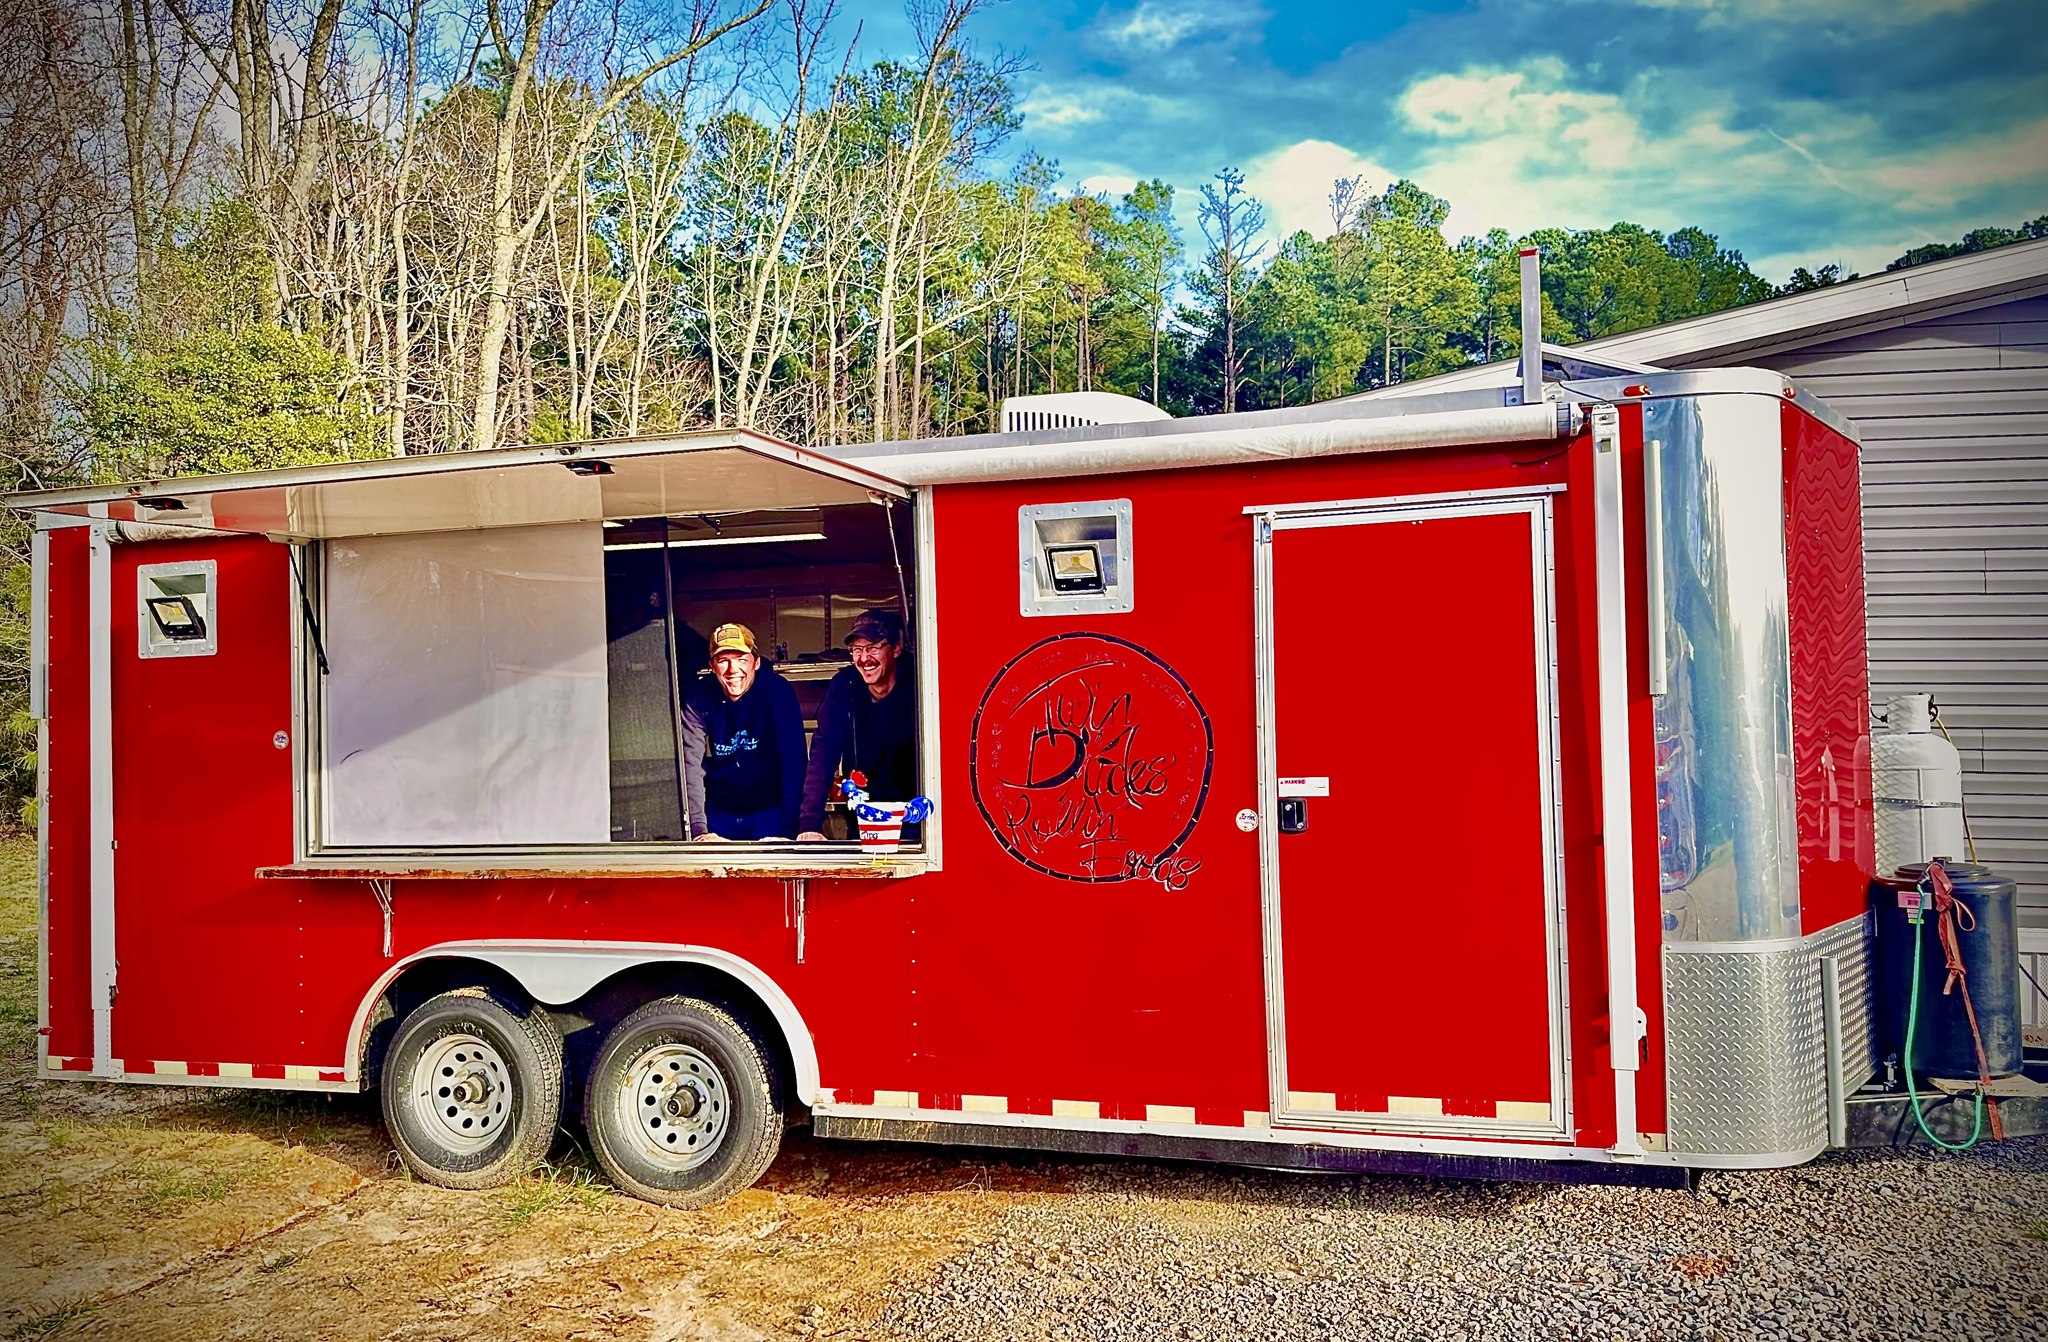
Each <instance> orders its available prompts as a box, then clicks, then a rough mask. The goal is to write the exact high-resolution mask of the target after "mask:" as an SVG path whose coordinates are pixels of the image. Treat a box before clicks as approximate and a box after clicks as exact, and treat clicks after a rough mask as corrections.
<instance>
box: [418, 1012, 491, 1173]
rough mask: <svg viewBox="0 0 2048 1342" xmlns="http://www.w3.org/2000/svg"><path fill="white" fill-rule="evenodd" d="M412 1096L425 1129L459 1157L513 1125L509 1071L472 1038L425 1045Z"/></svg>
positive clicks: (448, 1038) (450, 1038)
mask: <svg viewBox="0 0 2048 1342" xmlns="http://www.w3.org/2000/svg"><path fill="white" fill-rule="evenodd" d="M411 1091H412V1103H413V1109H414V1112H415V1113H416V1114H417V1115H418V1117H419V1119H420V1122H421V1126H423V1127H424V1128H426V1130H427V1131H429V1132H431V1133H433V1134H434V1137H435V1140H437V1141H440V1142H442V1143H444V1144H445V1145H447V1146H448V1147H450V1148H451V1149H453V1150H456V1151H474V1150H476V1149H477V1148H478V1147H481V1146H485V1145H488V1144H489V1143H490V1142H491V1141H492V1140H493V1139H494V1138H496V1137H497V1135H498V1134H499V1133H500V1132H502V1131H503V1130H504V1129H505V1127H506V1126H507V1125H508V1124H509V1123H510V1122H511V1108H512V1075H511V1071H510V1069H509V1068H507V1067H506V1065H505V1059H504V1058H503V1057H502V1056H501V1055H500V1054H499V1053H498V1050H497V1049H495V1048H493V1047H491V1046H490V1045H489V1044H487V1043H485V1042H484V1041H483V1040H482V1039H479V1038H478V1037H477V1036H475V1035H473V1034H451V1035H445V1036H443V1037H442V1038H440V1039H437V1040H435V1041H434V1042H433V1043H431V1044H429V1045H427V1047H426V1048H425V1049H424V1050H423V1051H422V1052H421V1053H420V1057H419V1061H418V1062H416V1063H414V1064H413V1069H412V1087H411Z"/></svg>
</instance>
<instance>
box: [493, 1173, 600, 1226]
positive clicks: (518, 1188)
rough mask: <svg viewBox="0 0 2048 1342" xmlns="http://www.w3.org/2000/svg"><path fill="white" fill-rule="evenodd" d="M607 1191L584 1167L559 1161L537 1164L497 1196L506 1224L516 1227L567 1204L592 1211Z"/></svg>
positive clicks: (598, 1205) (593, 1174)
mask: <svg viewBox="0 0 2048 1342" xmlns="http://www.w3.org/2000/svg"><path fill="white" fill-rule="evenodd" d="M610 1194H611V1186H610V1185H609V1184H606V1183H605V1182H604V1181H603V1180H601V1179H599V1178H598V1177H597V1175H596V1174H595V1173H594V1172H593V1171H591V1170H590V1169H589V1168H588V1167H586V1166H583V1165H574V1164H567V1163H563V1164H547V1165H543V1166H541V1167H540V1169H539V1170H537V1171H535V1172H534V1173H532V1174H529V1175H527V1176H526V1177H525V1178H524V1179H521V1180H519V1181H518V1182H517V1183H514V1184H508V1185H507V1186H506V1188H505V1190H504V1192H502V1193H500V1194H499V1197H500V1199H501V1200H502V1202H503V1203H504V1207H505V1225H506V1227H507V1228H508V1229H517V1228H519V1227H520V1226H523V1225H525V1224H526V1223H527V1222H528V1221H531V1220H533V1219H534V1218H535V1217H537V1216H544V1215H546V1214H547V1213H549V1212H551V1211H554V1210H556V1209H557V1208H560V1207H566V1206H569V1205H571V1204H574V1205H575V1206H576V1207H577V1208H578V1209H579V1210H582V1211H587V1212H589V1211H596V1210H598V1209H599V1208H600V1207H602V1206H604V1203H605V1199H606V1198H607V1197H609V1196H610Z"/></svg>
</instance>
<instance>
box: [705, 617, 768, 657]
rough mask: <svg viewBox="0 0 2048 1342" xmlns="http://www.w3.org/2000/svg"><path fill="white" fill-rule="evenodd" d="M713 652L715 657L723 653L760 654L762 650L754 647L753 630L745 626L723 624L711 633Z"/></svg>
mask: <svg viewBox="0 0 2048 1342" xmlns="http://www.w3.org/2000/svg"><path fill="white" fill-rule="evenodd" d="M711 651H712V653H713V654H714V655H715V654H717V653H721V652H752V653H756V654H758V653H759V652H760V649H759V648H757V647H756V646H755V645H754V631H753V630H751V629H749V628H747V627H746V626H745V625H743V624H721V625H720V626H718V628H716V629H714V630H712V631H711Z"/></svg>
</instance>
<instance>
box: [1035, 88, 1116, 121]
mask: <svg viewBox="0 0 2048 1342" xmlns="http://www.w3.org/2000/svg"><path fill="white" fill-rule="evenodd" d="M1017 112H1018V114H1019V115H1020V116H1022V117H1023V118H1024V124H1025V125H1026V126H1027V127H1028V126H1085V125H1087V124H1088V123H1089V122H1091V121H1100V120H1102V105H1101V103H1100V101H1098V100H1091V99H1088V98H1083V97H1076V96H1074V95H1071V94H1066V93H1059V92H1056V91H1054V90H1052V89H1048V88H1043V87H1041V88H1038V89H1034V90H1033V91H1032V92H1031V94H1030V95H1029V96H1028V97H1026V98H1025V99H1024V101H1022V102H1020V103H1018V104H1017Z"/></svg>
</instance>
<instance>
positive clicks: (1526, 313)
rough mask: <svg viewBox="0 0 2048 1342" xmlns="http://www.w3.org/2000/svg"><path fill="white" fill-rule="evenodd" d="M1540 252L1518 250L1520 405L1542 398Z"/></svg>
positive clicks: (1538, 249)
mask: <svg viewBox="0 0 2048 1342" xmlns="http://www.w3.org/2000/svg"><path fill="white" fill-rule="evenodd" d="M1542 267H1543V249H1542V248H1541V247H1524V248H1522V404H1523V405H1535V404H1537V403H1538V402H1539V401H1541V400H1542V399H1543V269H1542Z"/></svg>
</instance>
